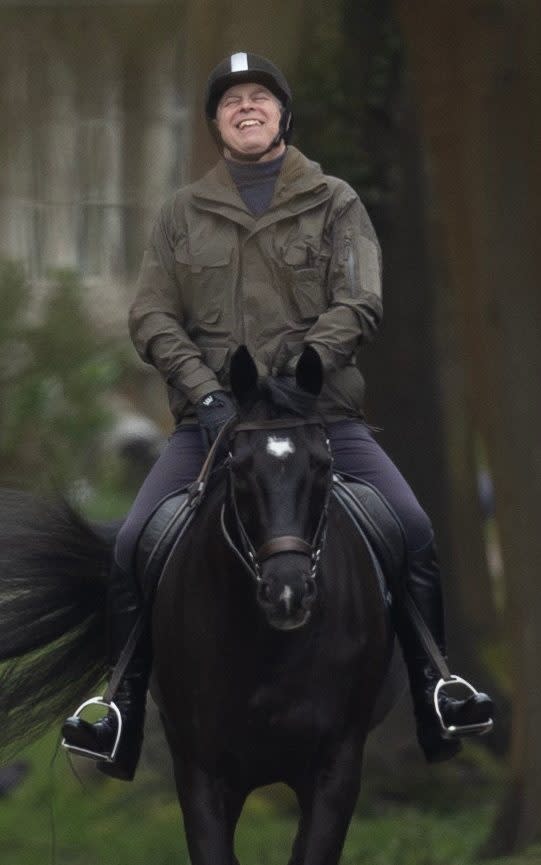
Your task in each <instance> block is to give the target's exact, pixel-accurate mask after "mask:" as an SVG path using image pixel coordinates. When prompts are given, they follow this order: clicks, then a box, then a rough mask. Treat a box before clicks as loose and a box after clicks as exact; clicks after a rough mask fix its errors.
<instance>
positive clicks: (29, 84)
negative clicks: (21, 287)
mask: <svg viewBox="0 0 541 865" xmlns="http://www.w3.org/2000/svg"><path fill="white" fill-rule="evenodd" d="M183 39H184V29H183V4H182V3H178V2H177V3H167V2H158V0H154V2H137V0H131V2H120V0H119V2H115V0H109V2H106V0H91V2H88V0H87V2H81V0H79V2H77V0H72V2H68V0H56V2H55V0H49V2H42V0H34V2H28V0H27V2H15V0H0V110H1V115H0V116H1V117H2V122H1V124H0V256H2V257H9V258H12V259H18V260H21V261H23V262H24V263H25V265H26V267H27V271H28V275H29V277H30V278H31V280H32V282H33V283H34V284H35V285H37V286H39V285H40V284H45V285H46V280H47V273H48V272H49V271H50V269H51V268H58V267H69V268H74V269H76V270H77V271H79V273H80V274H81V275H82V277H83V280H84V284H85V286H87V287H88V290H89V294H90V298H91V299H92V300H94V299H95V300H97V301H98V303H96V304H94V303H92V306H93V307H94V309H96V310H97V311H98V313H99V314H100V315H101V316H102V317H103V321H104V322H108V323H114V322H115V320H116V319H120V318H123V319H125V300H126V292H127V291H129V289H128V286H129V285H130V284H131V285H133V278H134V275H135V273H136V271H137V268H138V265H139V262H140V259H141V256H142V251H143V247H144V243H145V238H146V236H147V235H148V232H149V229H150V225H151V223H152V220H153V217H154V215H155V213H156V211H157V209H158V208H159V206H160V204H161V203H163V201H164V199H165V198H166V197H167V195H168V194H169V193H170V192H171V191H172V190H173V189H175V188H176V187H178V186H179V185H181V184H182V183H183V182H184V181H185V178H186V175H187V171H188V159H189V152H188V151H189V135H188V123H189V117H188V110H187V107H186V80H187V74H186V72H187V70H186V69H185V68H184V64H185V60H184V58H185V51H184V47H183Z"/></svg>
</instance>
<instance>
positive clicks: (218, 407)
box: [195, 390, 237, 447]
mask: <svg viewBox="0 0 541 865" xmlns="http://www.w3.org/2000/svg"><path fill="white" fill-rule="evenodd" d="M195 411H196V414H197V420H198V421H199V425H200V427H201V431H202V433H203V437H204V438H205V439H206V443H207V446H208V447H210V446H211V445H212V443H213V442H214V439H215V438H216V436H217V435H218V433H219V432H220V429H221V428H222V427H223V425H224V424H225V423H226V422H227V421H228V420H229V419H230V418H232V417H233V416H234V415H235V414H236V413H237V412H236V408H235V403H234V402H233V400H232V398H231V397H230V396H229V394H228V393H226V392H225V390H214V391H212V393H209V394H207V395H206V396H204V397H203V398H202V399H200V400H199V402H197V403H196V404H195Z"/></svg>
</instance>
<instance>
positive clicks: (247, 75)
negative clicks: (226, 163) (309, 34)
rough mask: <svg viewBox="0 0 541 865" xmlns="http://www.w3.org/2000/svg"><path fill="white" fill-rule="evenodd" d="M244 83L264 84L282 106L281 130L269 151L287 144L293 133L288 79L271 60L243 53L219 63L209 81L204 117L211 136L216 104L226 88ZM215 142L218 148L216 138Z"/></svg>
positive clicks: (215, 133) (232, 55)
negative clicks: (281, 142)
mask: <svg viewBox="0 0 541 865" xmlns="http://www.w3.org/2000/svg"><path fill="white" fill-rule="evenodd" d="M244 81H249V82H252V81H254V82H256V83H259V84H263V86H264V87H267V88H268V90H270V92H271V93H273V94H274V95H275V96H276V98H277V99H278V100H279V101H280V102H281V104H282V106H283V108H282V116H281V118H280V128H279V132H278V136H277V138H276V139H275V140H274V141H273V142H272V145H271V148H272V147H275V146H276V144H278V143H279V142H280V141H281V140H282V139H283V140H284V141H285V143H286V144H287V142H288V141H289V139H290V137H291V131H292V115H291V101H292V96H291V90H290V87H289V84H288V83H287V79H286V78H285V76H284V75H283V73H282V72H281V71H280V70H279V69H278V67H277V66H275V65H274V63H271V62H270V60H267V59H266V58H265V57H259V56H258V55H257V54H248V53H246V52H244V51H239V52H237V53H236V54H231V55H230V56H229V57H226V58H225V60H222V62H221V63H218V65H217V66H216V67H215V68H214V69H213V70H212V72H211V73H210V75H209V77H208V81H207V89H206V94H205V114H206V116H207V120H208V122H209V127H210V129H211V131H212V133H213V135H214V136H215V137H216V135H217V132H216V127H215V124H214V121H215V120H216V111H217V109H218V102H219V101H220V99H221V97H222V96H223V94H224V93H225V91H226V90H227V88H228V87H232V86H233V85H234V84H242V83H243V82H244ZM218 141H219V143H220V144H221V140H220V139H219V136H218ZM271 148H269V149H271Z"/></svg>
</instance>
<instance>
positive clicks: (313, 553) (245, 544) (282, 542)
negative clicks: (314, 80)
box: [220, 418, 332, 583]
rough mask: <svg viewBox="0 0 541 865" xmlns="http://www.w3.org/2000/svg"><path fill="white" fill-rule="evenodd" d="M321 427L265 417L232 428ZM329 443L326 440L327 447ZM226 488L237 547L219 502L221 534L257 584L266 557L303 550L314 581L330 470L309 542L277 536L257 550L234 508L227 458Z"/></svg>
mask: <svg viewBox="0 0 541 865" xmlns="http://www.w3.org/2000/svg"><path fill="white" fill-rule="evenodd" d="M314 425H317V426H322V424H321V421H320V420H318V419H317V418H314V419H312V418H289V419H287V420H286V419H275V420H267V421H259V422H252V423H242V424H237V425H236V426H235V428H234V434H236V433H237V432H243V431H252V430H254V431H256V430H263V431H265V430H272V429H291V427H296V426H314ZM328 446H329V444H328V440H327V447H328ZM228 470H229V484H228V486H229V491H230V500H231V506H232V511H233V515H234V517H235V526H236V528H237V531H238V535H239V537H240V541H241V543H240V547H241V548H240V549H239V547H237V545H236V544H235V543H234V541H233V539H232V538H231V535H230V533H229V531H228V529H227V526H226V524H225V504H224V505H222V509H221V513H220V521H221V526H222V532H223V535H224V537H225V539H226V541H227V543H228V545H229V547H230V548H231V550H232V551H233V552H234V553H235V555H236V556H237V558H238V559H239V560H240V562H241V563H242V564H243V566H244V567H245V568H246V570H247V571H248V573H249V574H250V576H251V577H252V578H253V579H254V580H255V581H256V583H260V582H261V581H262V576H261V566H262V565H263V563H264V562H266V561H267V559H270V558H271V556H274V555H276V554H277V553H302V554H303V555H305V556H309V557H310V575H309V579H310V580H315V577H316V572H317V567H318V563H319V559H320V557H321V549H322V546H323V542H324V540H325V532H326V529H327V510H328V505H329V497H330V493H331V484H332V470H331V468H329V479H328V483H327V489H326V492H325V500H324V504H323V508H322V511H321V516H320V518H319V522H318V524H317V527H316V530H315V532H314V536H313V538H312V540H311V542H308V541H306V540H304V538H300V537H298V536H297V535H279V536H278V537H276V538H271V539H270V540H268V541H266V542H265V543H264V544H262V545H261V546H260V547H259V549H256V548H255V547H254V545H253V543H252V541H251V540H250V537H249V535H248V532H247V531H246V529H245V527H244V524H243V522H242V519H241V516H240V514H239V510H238V507H237V500H236V496H235V483H234V478H233V470H232V468H231V460H230V461H229V469H228Z"/></svg>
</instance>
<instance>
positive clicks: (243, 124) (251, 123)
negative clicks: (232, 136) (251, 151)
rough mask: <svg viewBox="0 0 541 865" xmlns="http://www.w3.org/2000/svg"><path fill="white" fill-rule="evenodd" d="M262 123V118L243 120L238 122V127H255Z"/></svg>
mask: <svg viewBox="0 0 541 865" xmlns="http://www.w3.org/2000/svg"><path fill="white" fill-rule="evenodd" d="M262 125H263V123H262V122H261V120H241V121H240V123H237V129H254V128H255V127H257V126H262Z"/></svg>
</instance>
